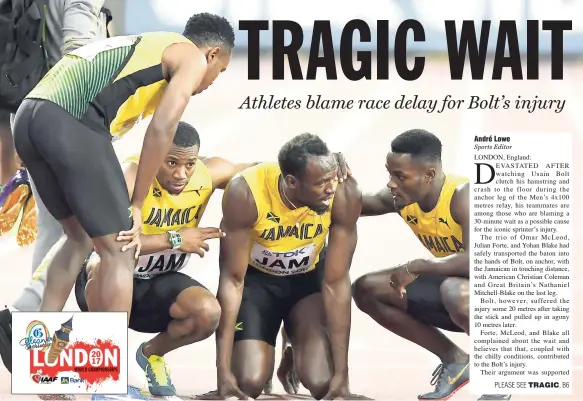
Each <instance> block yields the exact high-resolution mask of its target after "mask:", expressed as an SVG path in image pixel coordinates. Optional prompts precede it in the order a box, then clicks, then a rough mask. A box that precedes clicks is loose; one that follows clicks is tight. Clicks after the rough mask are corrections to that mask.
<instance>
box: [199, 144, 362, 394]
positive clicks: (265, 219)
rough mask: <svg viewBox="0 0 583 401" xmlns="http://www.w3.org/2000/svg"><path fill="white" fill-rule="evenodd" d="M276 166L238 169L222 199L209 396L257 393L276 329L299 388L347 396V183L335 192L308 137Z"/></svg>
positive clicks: (322, 149) (352, 240)
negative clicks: (284, 338) (213, 389)
mask: <svg viewBox="0 0 583 401" xmlns="http://www.w3.org/2000/svg"><path fill="white" fill-rule="evenodd" d="M278 160H279V164H278V163H261V164H259V165H257V166H254V167H252V168H249V169H247V170H245V171H243V172H242V173H241V174H240V175H238V176H237V177H235V178H234V179H233V180H232V181H231V183H230V184H229V186H228V187H227V189H226V191H225V193H224V196H223V220H222V222H221V229H222V230H223V231H225V233H226V236H225V237H223V238H221V251H220V262H219V264H220V269H221V272H220V279H219V289H218V293H217V298H218V299H219V302H220V304H221V308H222V315H221V322H220V324H219V327H218V329H217V383H218V391H217V392H218V394H215V395H216V396H218V398H223V399H224V398H228V397H231V396H237V397H245V396H246V395H247V396H249V397H252V398H257V397H258V396H259V395H260V394H261V391H262V389H263V388H264V386H265V384H266V382H267V381H268V380H269V378H270V377H271V374H272V372H273V364H274V346H275V341H276V338H277V335H278V331H279V328H280V325H281V322H282V321H283V322H284V327H285V331H286V333H287V334H288V335H289V339H290V341H291V343H292V346H293V349H294V359H295V369H296V371H297V375H298V377H299V380H300V382H301V383H302V384H303V386H304V387H306V388H307V389H308V390H309V391H310V393H311V394H312V396H313V397H315V398H317V399H321V398H326V399H331V398H339V397H347V396H348V395H349V388H348V342H349V333H350V307H351V293H350V277H349V269H350V265H351V262H352V255H353V253H354V250H355V247H356V242H357V232H356V222H357V220H358V217H359V215H360V211H361V204H362V197H361V193H360V190H359V188H358V185H357V184H356V181H355V180H354V179H353V178H352V177H349V178H348V179H347V180H345V181H344V183H343V184H342V185H337V183H336V176H337V169H338V163H337V161H336V160H335V158H334V155H333V154H332V153H331V152H330V151H329V150H328V148H327V146H326V144H325V143H324V142H323V141H322V140H321V139H320V138H318V137H317V136H315V135H311V134H302V135H298V136H296V137H295V138H293V139H292V140H290V141H289V142H288V143H286V144H285V145H284V146H283V147H282V148H281V150H280V152H279V157H278ZM328 234H329V245H328V251H326V237H327V235H328ZM205 396H208V394H207V395H205Z"/></svg>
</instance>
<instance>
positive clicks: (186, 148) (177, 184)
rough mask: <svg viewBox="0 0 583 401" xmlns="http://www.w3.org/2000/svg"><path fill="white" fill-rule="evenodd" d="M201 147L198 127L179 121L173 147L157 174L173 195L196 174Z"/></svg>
mask: <svg viewBox="0 0 583 401" xmlns="http://www.w3.org/2000/svg"><path fill="white" fill-rule="evenodd" d="M199 148H200V137H199V136H198V132H197V131H196V129H194V127H193V126H192V125H190V124H187V123H185V122H184V121H181V122H179V123H178V128H176V134H175V135H174V142H173V144H172V148H171V149H170V152H168V155H167V156H166V159H165V160H164V163H163V164H162V166H160V169H159V170H158V174H157V175H156V178H157V179H158V182H159V183H160V185H161V186H162V188H164V189H165V190H166V191H168V192H169V193H171V194H173V195H177V194H179V193H180V192H182V190H183V189H184V187H185V186H186V184H188V180H190V177H191V176H192V174H194V168H195V166H196V160H197V158H198V150H199Z"/></svg>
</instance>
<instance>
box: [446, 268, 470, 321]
mask: <svg viewBox="0 0 583 401" xmlns="http://www.w3.org/2000/svg"><path fill="white" fill-rule="evenodd" d="M468 291H469V280H468V279H465V278H461V277H448V278H446V279H445V280H443V282H442V283H441V285H440V287H439V292H440V294H441V299H442V301H443V304H444V306H445V308H446V309H447V310H448V312H450V314H452V313H453V314H457V315H467V314H468V312H469V310H468V309H469V292H468Z"/></svg>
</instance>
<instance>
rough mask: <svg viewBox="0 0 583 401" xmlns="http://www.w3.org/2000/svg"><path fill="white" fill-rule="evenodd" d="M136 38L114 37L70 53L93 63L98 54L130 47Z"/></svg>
mask: <svg viewBox="0 0 583 401" xmlns="http://www.w3.org/2000/svg"><path fill="white" fill-rule="evenodd" d="M136 38H137V36H115V37H113V38H108V39H103V40H98V41H95V42H91V43H89V44H86V45H85V46H81V47H80V48H78V49H76V50H74V51H72V52H71V53H69V54H71V55H73V56H77V57H82V58H84V59H85V60H87V61H93V59H94V58H95V57H96V56H97V55H98V54H99V53H103V52H105V51H108V50H112V49H117V48H119V47H128V46H132V45H133V44H134V43H135V41H136Z"/></svg>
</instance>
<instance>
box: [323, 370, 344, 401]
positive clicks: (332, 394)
mask: <svg viewBox="0 0 583 401" xmlns="http://www.w3.org/2000/svg"><path fill="white" fill-rule="evenodd" d="M349 397H350V390H349V389H348V377H346V375H334V376H333V377H332V380H330V387H329V388H328V394H326V395H325V396H324V397H322V399H323V400H347V399H348V398H349Z"/></svg>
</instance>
